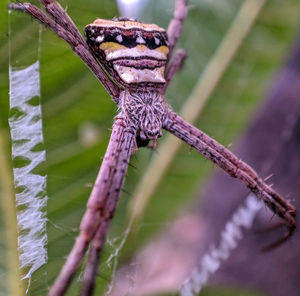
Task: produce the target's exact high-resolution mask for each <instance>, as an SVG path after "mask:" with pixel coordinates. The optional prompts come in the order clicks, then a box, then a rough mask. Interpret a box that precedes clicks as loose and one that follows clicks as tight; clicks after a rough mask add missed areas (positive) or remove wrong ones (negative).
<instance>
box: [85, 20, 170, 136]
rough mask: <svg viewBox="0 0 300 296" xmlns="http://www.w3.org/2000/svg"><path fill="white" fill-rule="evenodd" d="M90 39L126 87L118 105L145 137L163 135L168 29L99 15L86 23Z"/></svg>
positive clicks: (108, 66)
mask: <svg viewBox="0 0 300 296" xmlns="http://www.w3.org/2000/svg"><path fill="white" fill-rule="evenodd" d="M85 36H86V40H87V43H88V44H89V46H90V47H91V49H92V51H93V52H94V54H95V56H96V57H97V58H98V59H99V61H100V63H101V64H102V65H103V67H104V68H105V70H106V71H107V72H108V73H109V74H110V75H111V76H112V77H113V79H114V81H115V82H116V83H117V84H118V85H120V86H121V87H122V88H125V89H127V90H124V91H122V92H121V94H120V102H119V106H120V107H121V108H122V110H123V111H124V113H125V115H127V117H128V118H129V120H130V121H131V122H132V123H133V124H134V125H135V126H136V128H137V131H138V132H137V137H139V138H140V139H141V140H142V141H148V140H156V139H157V138H158V137H161V135H162V133H161V129H162V125H163V121H164V120H165V118H166V106H165V102H164V98H163V97H162V95H161V91H160V90H161V88H162V87H163V86H164V84H165V83H166V80H165V65H166V63H167V59H168V53H169V48H168V39H167V34H166V31H165V30H164V29H163V28H160V27H159V26H157V25H154V24H144V23H141V22H138V21H134V20H131V19H125V20H124V19H121V20H120V19H116V20H104V19H96V20H95V21H94V22H93V23H92V24H90V25H87V26H86V27H85Z"/></svg>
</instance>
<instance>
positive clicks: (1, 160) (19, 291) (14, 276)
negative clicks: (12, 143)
mask: <svg viewBox="0 0 300 296" xmlns="http://www.w3.org/2000/svg"><path fill="white" fill-rule="evenodd" d="M6 136H7V137H6ZM6 138H8V135H6V134H5V132H4V130H3V129H2V127H1V126H0V188H1V198H0V201H1V208H2V209H3V211H1V215H2V217H1V218H2V219H3V222H4V226H5V227H4V235H3V237H2V240H3V242H4V245H6V250H7V251H6V256H5V259H6V260H5V261H6V263H4V262H2V264H4V265H5V267H6V274H7V275H6V278H7V281H6V282H5V289H4V291H5V290H6V291H7V295H15V296H22V295H24V293H25V287H24V282H23V281H21V270H20V262H19V254H18V234H17V229H18V227H17V218H16V217H17V213H16V204H15V196H14V195H15V192H14V184H13V177H12V175H11V172H12V168H11V167H10V164H9V161H8V159H7V157H6V156H7V155H8V153H7V151H6V148H7V147H6V142H7V140H8V139H6ZM2 283H3V286H4V279H3V280H2Z"/></svg>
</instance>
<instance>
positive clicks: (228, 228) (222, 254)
mask: <svg viewBox="0 0 300 296" xmlns="http://www.w3.org/2000/svg"><path fill="white" fill-rule="evenodd" d="M261 206H262V202H259V201H257V198H256V197H255V195H254V194H252V193H250V194H249V195H248V196H247V199H246V202H245V205H242V206H240V207H239V208H238V209H237V210H236V211H235V212H234V214H233V215H232V217H231V219H230V220H229V221H228V222H227V223H226V224H225V229H224V230H223V231H222V232H221V239H220V243H219V246H215V245H211V246H210V249H209V251H208V252H207V253H206V254H204V256H203V257H202V260H201V265H200V266H199V267H197V268H195V269H194V270H193V272H192V274H191V276H190V277H189V278H188V279H186V280H185V282H184V284H183V286H182V288H181V296H195V295H199V293H200V291H201V290H202V288H203V286H204V285H205V284H206V283H207V282H208V280H209V276H210V275H211V274H213V273H215V272H216V271H217V270H218V269H219V267H220V266H221V264H222V261H224V260H226V259H227V258H228V257H229V255H230V253H231V251H232V250H233V249H235V248H236V247H237V245H238V243H239V241H240V240H241V239H242V238H243V233H242V227H244V228H251V227H252V224H253V221H254V218H255V216H256V214H257V212H258V211H259V210H260V208H261Z"/></svg>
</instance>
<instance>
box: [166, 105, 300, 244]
mask: <svg viewBox="0 0 300 296" xmlns="http://www.w3.org/2000/svg"><path fill="white" fill-rule="evenodd" d="M164 128H165V129H166V130H168V131H169V132H171V133H172V134H174V135H175V136H177V137H178V138H180V139H181V140H183V141H185V142H186V143H187V144H189V145H190V146H191V147H193V148H195V149H196V150H198V151H199V152H200V153H201V154H202V155H203V156H204V157H206V158H207V159H209V160H211V161H212V162H213V163H215V164H217V165H218V166H219V167H220V168H222V169H223V170H224V171H225V172H226V173H228V174H229V175H230V176H232V177H234V178H237V179H240V180H241V181H243V183H244V184H245V185H246V186H247V187H248V188H249V189H250V190H251V191H252V192H253V193H254V194H255V195H256V196H257V197H259V198H261V199H262V200H263V201H264V203H265V204H266V205H267V206H268V207H269V208H270V209H271V210H272V212H273V213H274V214H276V215H277V216H279V217H280V218H282V219H283V220H284V222H285V225H286V226H287V228H288V232H287V233H286V234H285V235H284V237H283V238H282V239H280V240H278V241H277V242H275V243H273V244H272V245H270V246H268V247H267V248H266V249H265V250H268V249H271V248H274V247H276V246H277V245H279V244H281V243H282V242H284V241H285V240H287V239H288V238H289V237H290V236H291V235H292V234H293V232H294V231H295V229H296V220H295V216H296V209H295V207H294V206H293V205H291V204H290V203H289V202H288V201H287V200H285V199H284V198H283V197H281V196H280V195H279V194H278V193H277V192H276V191H274V190H273V189H272V188H271V187H270V186H268V185H267V184H266V183H265V182H264V181H263V180H262V179H261V178H259V176H258V175H257V173H256V172H255V171H254V170H253V169H252V168H251V167H250V166H249V165H247V164H246V163H244V162H243V161H241V160H240V159H238V158H237V157H236V156H235V155H234V154H233V153H231V152H230V151H229V150H228V149H226V148H225V147H224V146H222V145H221V144H219V143H218V142H217V141H215V140H213V139H212V138H210V137H209V136H208V135H206V134H205V133H203V132H202V131H200V130H199V129H197V128H195V127H194V126H193V125H191V124H189V123H187V122H186V121H184V120H183V119H182V118H181V117H180V116H179V115H177V114H176V113H174V112H173V111H171V110H169V112H168V115H167V120H166V122H165V124H164Z"/></svg>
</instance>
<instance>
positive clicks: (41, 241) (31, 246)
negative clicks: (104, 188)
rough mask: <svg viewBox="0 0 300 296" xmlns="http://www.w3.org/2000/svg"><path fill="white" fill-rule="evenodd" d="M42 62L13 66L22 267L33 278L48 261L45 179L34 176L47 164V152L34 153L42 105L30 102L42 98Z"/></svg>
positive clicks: (11, 120) (14, 155)
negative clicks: (22, 163)
mask: <svg viewBox="0 0 300 296" xmlns="http://www.w3.org/2000/svg"><path fill="white" fill-rule="evenodd" d="M39 68H40V65H39V62H36V63H34V64H32V65H31V66H29V67H27V68H24V69H21V70H14V69H12V68H11V67H10V69H9V79H10V110H11V112H12V113H13V115H12V116H11V117H10V118H9V125H10V130H11V139H12V158H13V159H21V160H23V161H24V163H25V164H24V165H23V166H22V167H15V168H14V182H15V188H16V192H17V193H16V206H17V220H18V248H19V254H20V255H19V256H20V262H21V268H22V269H23V268H26V271H27V273H26V274H25V275H24V277H23V279H26V278H28V279H29V280H30V278H31V275H32V273H33V272H34V271H36V270H37V269H38V268H39V267H41V266H42V265H43V264H45V263H46V262H47V260H48V256H47V249H46V244H47V234H46V221H47V219H46V212H45V206H46V204H47V195H46V176H42V175H39V174H37V173H33V170H34V169H35V168H36V167H37V166H38V165H40V164H41V163H42V162H44V161H45V156H46V152H45V150H38V151H35V150H34V149H35V147H36V146H37V145H40V144H41V143H43V141H44V139H43V131H42V117H41V106H40V104H38V105H33V104H31V103H30V101H31V100H32V99H33V98H36V97H40V74H39Z"/></svg>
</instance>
